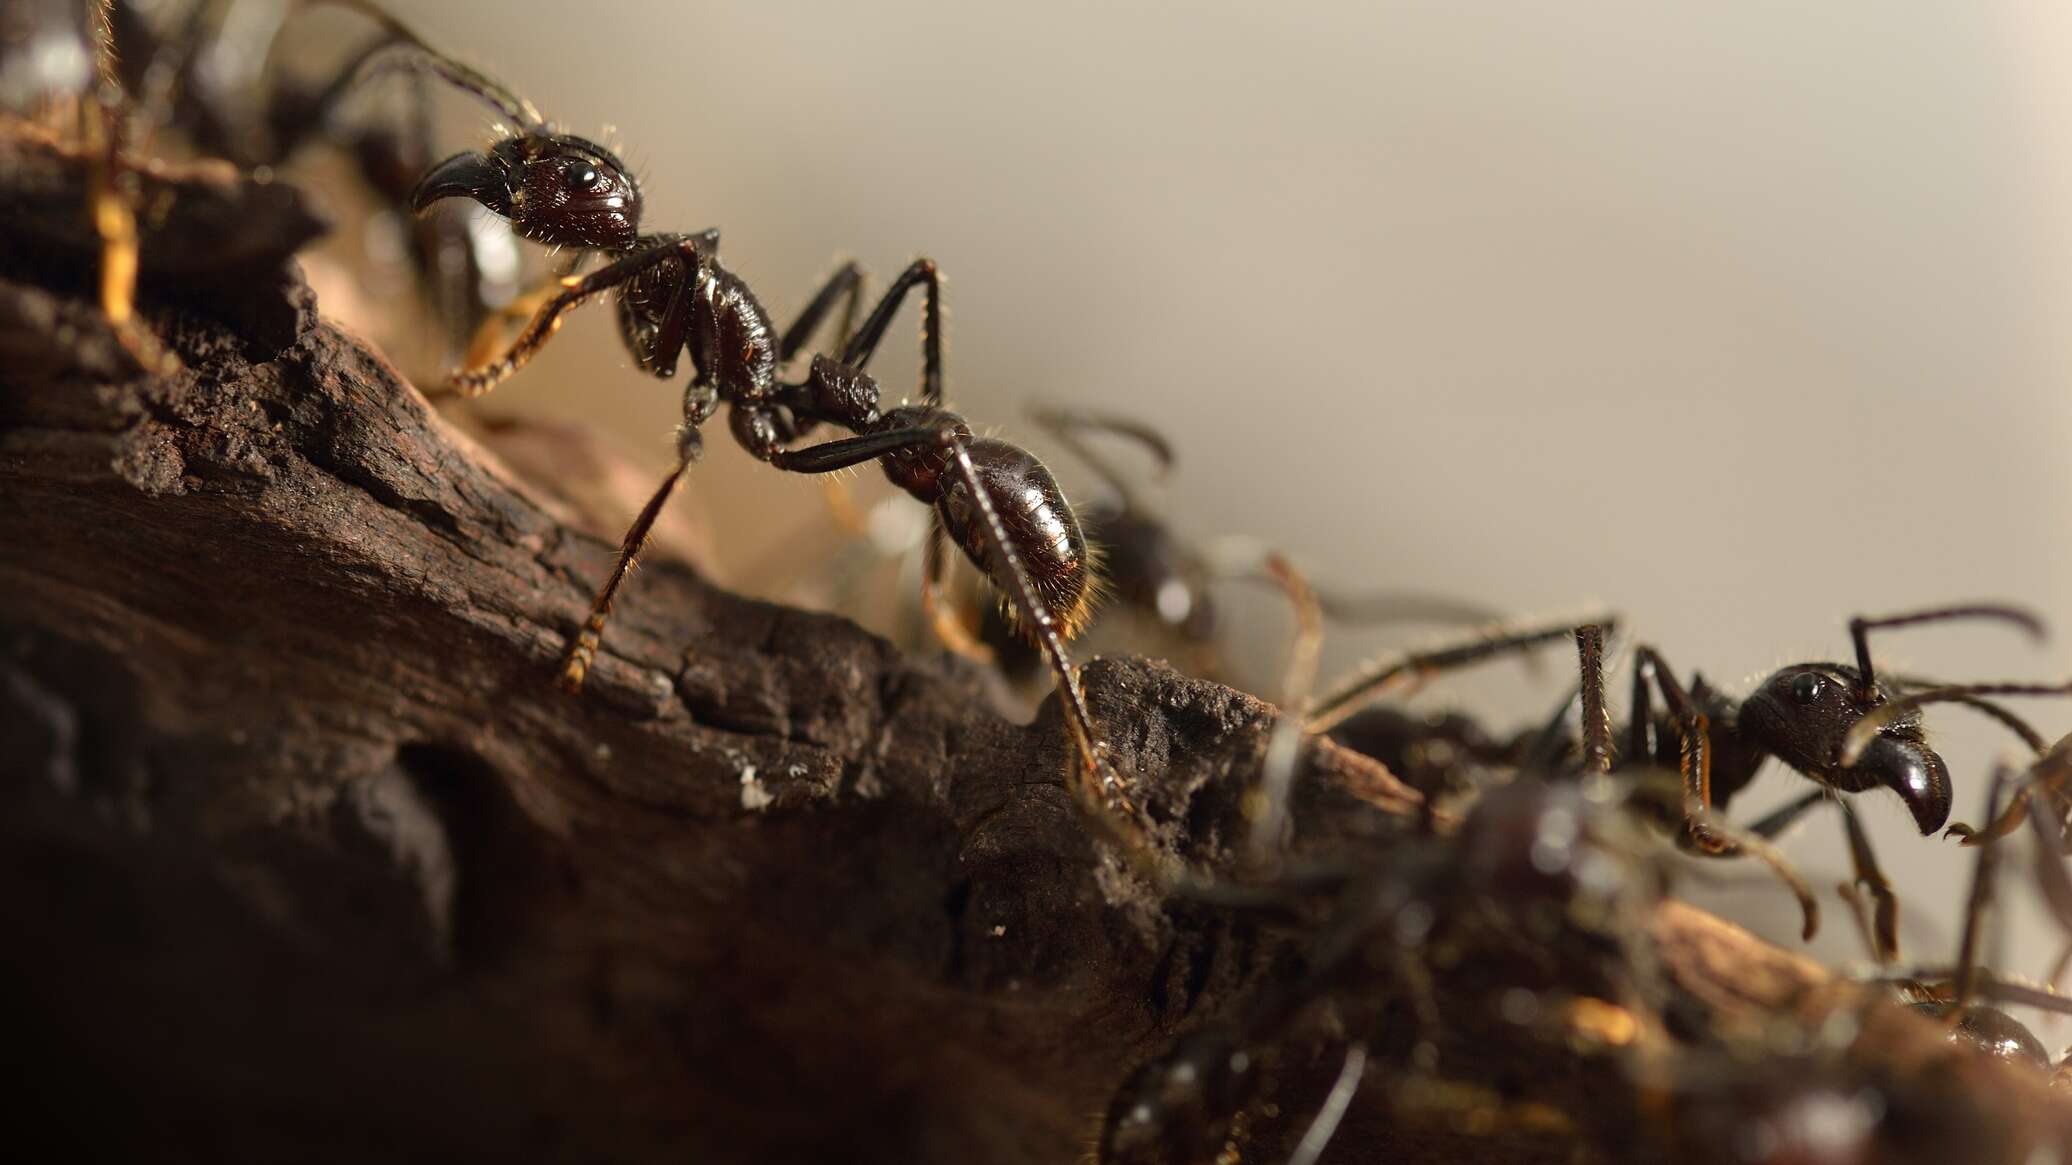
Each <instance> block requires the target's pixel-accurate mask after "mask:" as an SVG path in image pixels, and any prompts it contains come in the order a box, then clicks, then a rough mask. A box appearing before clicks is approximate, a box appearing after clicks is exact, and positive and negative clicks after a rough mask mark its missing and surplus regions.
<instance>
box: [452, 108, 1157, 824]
mask: <svg viewBox="0 0 2072 1165" xmlns="http://www.w3.org/2000/svg"><path fill="white" fill-rule="evenodd" d="M442 75H444V76H446V77H447V78H448V79H449V80H453V79H455V74H454V73H453V72H452V71H451V70H446V71H442ZM463 84H467V83H466V82H463ZM473 84H474V87H476V88H478V89H481V88H487V87H489V86H490V83H489V82H487V81H486V80H480V79H477V80H476V81H475V82H473ZM493 91H494V92H496V93H498V94H500V95H501V99H500V101H499V104H502V105H506V106H509V107H510V108H512V109H513V110H514V111H515V112H516V113H517V114H518V115H517V116H514V118H513V120H514V121H515V122H516V128H515V129H513V130H512V131H511V132H510V133H509V134H508V135H507V136H505V137H503V138H502V139H501V140H499V141H497V142H496V143H495V144H494V145H492V146H491V147H490V148H489V149H488V150H484V151H480V152H468V153H462V154H459V155H456V156H454V157H452V158H449V159H447V160H446V161H444V162H441V163H440V164H438V165H437V166H435V167H433V168H432V170H431V171H430V172H429V173H427V174H426V175H425V176H424V178H423V180H422V181H421V182H420V183H419V185H418V187H417V190H416V191H415V193H414V195H413V198H412V203H413V205H415V206H416V207H417V208H419V209H420V210H421V209H424V208H427V207H430V206H432V205H434V204H436V203H438V202H440V201H442V200H444V199H449V198H466V199H471V200H473V201H474V202H477V203H479V204H481V205H482V206H483V207H485V208H487V209H488V210H489V211H490V212H492V213H494V214H496V215H499V216H501V217H503V218H505V219H507V220H508V221H509V222H510V224H511V227H512V229H513V230H514V231H515V232H516V233H517V235H518V236H519V237H520V238H523V239H527V240H530V241H533V242H536V243H541V244H545V245H547V246H553V247H562V248H572V249H575V250H578V251H591V252H597V253H599V254H601V255H602V256H603V257H604V259H605V260H606V262H605V264H604V265H603V266H602V267H600V268H598V269H596V270H594V271H591V272H589V273H588V274H585V275H582V276H580V277H577V276H571V277H569V278H567V279H565V280H563V282H562V286H561V288H560V289H559V291H558V292H557V293H556V294H555V295H554V296H553V297H552V298H551V299H548V300H547V301H546V302H545V303H544V304H543V305H542V306H541V307H540V309H539V311H538V312H537V314H535V315H534V316H533V318H532V319H531V321H530V322H529V323H528V324H527V325H526V327H525V328H524V330H523V331H522V332H520V334H519V335H518V337H517V339H516V340H515V341H514V342H513V343H512V345H511V346H510V348H509V349H508V350H507V351H505V352H503V353H502V354H501V355H499V356H497V357H496V358H494V359H491V360H488V361H487V362H485V363H482V364H480V365H478V366H475V367H472V368H469V369H466V370H463V371H461V372H458V373H455V374H454V376H453V377H452V378H451V384H452V386H453V387H454V388H455V389H457V390H459V391H460V392H462V393H465V394H467V395H479V394H481V393H484V392H487V391H489V390H490V389H491V388H493V387H494V386H495V385H496V384H498V383H499V382H500V381H502V380H503V379H504V378H506V377H508V376H510V375H511V374H513V373H514V372H516V371H517V370H518V369H519V368H521V367H522V366H523V365H524V364H525V363H526V362H527V361H528V360H530V359H531V357H532V356H533V354H535V353H536V352H538V351H539V350H540V348H541V347H542V346H543V345H544V344H545V343H546V342H547V340H548V338H549V337H551V336H552V335H553V333H554V332H555V330H556V329H557V328H558V327H559V326H560V323H561V320H562V318H563V316H564V315H565V313H567V312H568V311H569V310H571V309H573V308H575V307H576V306H578V305H580V304H582V303H583V302H584V301H586V300H589V299H591V298H593V297H595V296H598V295H602V294H605V293H614V294H615V295H616V297H617V305H618V318H619V326H620V332H621V335H622V336H623V338H624V340H625V342H626V346H627V349H628V351H630V352H631V353H632V355H633V358H634V360H635V361H636V362H637V363H638V364H639V365H640V367H641V368H643V369H645V370H646V371H648V372H649V373H650V374H652V375H655V376H657V377H663V378H668V377H672V376H674V375H675V373H676V370H677V365H678V362H679V360H680V358H681V357H682V356H683V355H684V354H685V353H688V355H689V357H690V361H691V365H692V367H693V369H694V375H693V376H692V378H691V380H690V383H689V384H688V385H687V386H686V387H685V391H684V399H683V423H682V424H681V426H680V427H679V428H678V430H677V461H676V465H675V467H674V468H673V469H672V470H671V471H670V473H669V475H668V476H667V477H666V478H665V479H664V480H663V482H662V485H661V486H660V488H659V489H657V490H656V492H655V494H654V496H653V497H652V498H651V499H650V500H649V502H648V504H647V506H646V507H645V508H644V509H643V510H642V512H641V514H640V515H639V517H637V518H636V519H635V520H634V523H633V526H632V527H631V529H629V530H628V532H627V534H626V537H625V540H624V543H623V545H622V547H621V551H620V555H619V559H618V563H617V565H616V566H615V567H614V569H613V571H612V573H611V575H610V577H609V578H608V580H607V581H606V583H605V585H604V587H603V588H602V589H601V590H600V591H599V593H598V595H597V597H596V600H595V601H594V602H593V604H592V606H591V613H590V617H589V620H588V621H587V622H586V623H585V625H584V627H583V629H582V631H581V632H580V633H579V634H578V636H577V637H576V640H575V641H574V643H573V644H572V645H571V647H570V650H569V652H568V655H567V658H566V660H565V662H564V665H563V668H562V672H561V678H562V682H563V684H564V686H566V687H568V688H570V689H571V690H574V689H577V688H580V686H581V685H582V683H583V680H584V677H585V675H586V674H587V673H588V671H589V670H590V667H591V664H592V662H593V661H594V659H595V656H596V652H597V649H598V645H599V642H600V638H601V636H602V633H603V631H604V628H605V625H606V620H607V618H608V616H609V613H610V610H611V605H612V600H613V597H614V595H615V594H616V592H617V590H618V588H619V586H620V584H621V582H622V581H623V580H624V578H625V576H626V573H627V571H628V569H629V568H630V567H631V565H632V563H633V561H634V559H635V557H636V556H637V555H638V554H639V552H640V549H641V546H642V545H643V543H644V542H645V541H646V538H647V535H648V531H649V529H650V528H651V526H652V525H653V522H654V519H655V517H656V515H658V514H659V513H660V511H661V508H662V506H663V505H664V503H665V502H666V501H667V500H668V497H669V495H670V494H671V493H672V492H673V491H674V489H675V487H676V486H677V484H678V483H679V481H681V479H682V478H683V476H684V475H685V473H686V472H687V471H688V470H689V468H690V466H691V465H692V464H693V463H694V462H696V461H697V460H698V458H699V456H700V454H701V452H702V449H703V439H702V436H701V431H702V427H703V426H704V424H705V422H706V421H708V420H710V419H711V418H712V416H713V415H714V414H715V413H716V412H717V411H718V409H719V406H720V405H722V404H725V405H726V406H727V407H728V409H729V415H728V418H727V420H728V428H729V430H730V431H731V432H732V434H733V436H734V439H735V440H736V441H737V442H738V443H739V444H740V445H741V446H742V448H744V449H746V450H748V451H749V453H751V454H752V455H754V456H755V457H756V458H758V459H760V460H762V461H764V462H766V463H768V464H770V465H772V466H775V467H776V468H779V469H783V470H787V471H790V472H794V473H828V472H832V471H835V470H839V469H846V468H849V467H851V466H855V465H860V464H863V463H866V462H870V461H877V462H879V463H880V464H881V465H882V467H883V469H884V471H885V474H886V476H887V477H888V478H890V479H891V480H892V482H893V483H894V484H896V485H898V486H899V487H900V488H902V489H904V490H906V491H907V492H908V493H909V494H910V495H912V496H913V497H914V498H916V499H917V500H919V501H921V502H923V503H924V504H927V505H928V506H930V507H932V509H933V510H934V520H933V523H932V525H931V528H930V537H929V547H928V551H929V570H928V577H927V580H926V583H925V589H924V600H926V601H928V602H930V603H932V602H933V597H934V595H935V593H936V591H937V589H938V588H939V587H940V585H941V581H942V575H943V573H944V571H945V570H946V569H947V565H948V561H947V558H946V556H945V554H944V549H943V548H944V545H945V543H946V542H947V541H949V540H954V541H955V542H956V544H957V545H958V546H959V547H960V548H961V549H963V551H964V553H965V555H966V557H968V558H969V559H970V560H971V561H972V562H973V563H974V564H975V565H977V566H978V568H979V569H980V570H981V571H982V572H983V573H984V574H985V576H986V577H987V578H988V579H989V580H990V581H991V582H992V583H993V584H994V585H995V586H996V587H998V588H999V589H1000V590H1001V591H1002V592H1003V593H1004V595H1005V597H1006V601H1007V602H1008V603H1009V604H1010V609H1011V611H1012V612H1013V615H1014V617H1015V619H1016V620H1017V622H1018V624H1019V626H1020V628H1021V630H1022V632H1023V633H1024V634H1025V635H1027V636H1029V637H1030V638H1031V639H1032V640H1033V641H1034V642H1035V643H1036V644H1037V645H1038V647H1039V648H1041V649H1042V651H1043V653H1044V656H1045V658H1046V659H1048V661H1049V662H1050V664H1051V669H1052V672H1053V673H1054V675H1055V677H1056V680H1057V684H1058V686H1059V688H1060V690H1061V691H1062V692H1063V693H1064V696H1065V716H1066V721H1067V725H1068V727H1069V729H1070V731H1071V732H1072V735H1073V737H1074V741H1075V744H1076V745H1077V747H1078V750H1079V752H1080V755H1081V757H1082V758H1083V760H1084V761H1085V766H1084V767H1085V770H1086V772H1087V773H1088V774H1097V780H1098V782H1099V783H1100V785H1101V789H1100V794H1099V796H1100V799H1101V800H1102V801H1104V802H1107V803H1111V804H1112V803H1114V802H1117V801H1119V799H1120V794H1119V790H1118V788H1117V786H1116V784H1115V782H1114V780H1113V778H1112V775H1111V774H1109V773H1107V772H1106V771H1105V768H1104V766H1102V765H1101V763H1100V762H1099V760H1098V759H1097V757H1098V752H1099V744H1098V740H1097V739H1096V736H1095V734H1094V731H1093V725H1092V719H1091V716H1090V715H1089V714H1088V712H1087V709H1086V705H1085V699H1084V696H1083V694H1082V692H1081V690H1080V687H1079V679H1078V674H1077V672H1076V671H1075V670H1074V669H1073V667H1072V666H1071V663H1070V660H1069V659H1068V657H1067V656H1066V654H1065V642H1066V640H1067V639H1068V638H1069V637H1070V636H1071V635H1072V634H1073V633H1074V632H1076V630H1077V629H1078V628H1079V626H1080V625H1081V624H1082V623H1083V622H1084V621H1085V619H1086V618H1087V615H1088V614H1089V612H1090V611H1091V609H1092V604H1093V596H1094V593H1095V577H1094V571H1093V566H1092V562H1091V555H1090V553H1089V550H1088V546H1087V541H1086V538H1085V535H1084V534H1083V532H1082V531H1081V529H1080V526H1079V522H1078V519H1077V518H1076V517H1075V516H1074V515H1073V512H1072V509H1071V507H1070V506H1068V505H1067V504H1066V503H1065V501H1064V497H1063V494H1062V493H1061V492H1060V491H1059V489H1058V487H1057V483H1056V481H1055V480H1054V479H1053V478H1052V477H1051V475H1050V473H1049V471H1048V470H1047V469H1045V468H1044V467H1043V465H1042V463H1041V462H1039V461H1037V460H1036V459H1035V458H1034V457H1033V456H1031V455H1030V454H1029V453H1027V452H1026V451H1024V450H1022V449H1020V448H1018V447H1017V446H1014V445H1012V444H1009V443H1008V442H1005V441H1001V440H996V439H991V438H977V437H974V436H973V435H972V432H971V430H970V428H969V426H968V425H966V424H965V422H964V420H963V418H962V417H959V416H958V415H957V414H955V413H953V412H950V411H949V410H948V409H946V408H944V407H943V391H942V327H941V307H940V303H939V293H940V284H941V280H940V278H939V276H938V274H937V271H936V267H935V264H934V263H933V262H931V261H929V260H926V259H922V260H917V261H916V262H914V263H913V264H912V265H910V266H909V267H908V268H907V269H906V270H905V271H904V272H903V273H902V274H901V275H900V277H899V278H898V279H897V280H895V281H894V283H893V285H892V286H891V288H889V289H888V290H887V292H886V293H885V295H884V296H883V297H882V298H881V299H880V300H879V302H878V303H877V305H876V306H875V307H874V308H873V309H872V310H871V312H870V313H869V315H868V316H867V317H866V318H865V319H864V321H863V323H862V324H861V325H860V326H859V327H858V328H857V330H856V332H855V334H854V335H850V336H846V337H840V338H838V352H839V356H838V357H835V358H830V357H828V356H825V355H815V356H814V358H813V360H812V362H811V365H810V368H809V370H808V372H807V375H806V376H805V378H804V379H803V380H800V381H797V382H787V381H784V380H783V379H781V378H780V371H781V370H782V369H783V367H784V366H785V365H786V364H787V363H788V362H790V361H791V360H792V359H793V358H794V357H795V356H797V355H799V354H800V353H801V352H802V351H803V350H804V349H805V347H806V344H807V341H808V340H809V339H810V338H811V337H812V336H813V334H814V333H815V332H816V331H817V330H818V329H819V327H820V326H821V324H822V323H823V321H824V320H825V319H826V318H827V316H828V315H829V314H830V313H831V312H832V311H833V310H834V308H835V307H836V305H837V304H838V303H841V302H843V301H844V300H846V301H847V302H848V304H849V306H850V307H852V308H853V307H854V305H855V300H856V297H857V296H858V295H859V294H860V291H861V284H862V277H861V274H860V272H859V271H858V270H857V269H856V268H855V267H854V266H853V265H846V266H844V267H843V268H841V269H840V270H838V271H837V272H836V273H835V275H834V276H833V277H832V278H831V279H830V280H829V281H828V282H827V284H826V285H825V286H824V287H822V288H821V289H820V291H819V292H818V293H817V294H816V295H815V296H814V297H813V298H812V300H811V301H810V302H809V303H808V304H807V306H806V307H805V308H804V309H803V310H802V311H801V312H800V314H799V316H798V318H797V319H796V320H795V321H793V323H792V324H791V326H790V327H789V328H787V329H785V330H784V331H783V332H782V333H781V334H779V333H778V332H777V330H776V328H775V326H774V325H773V324H772V323H771V320H770V316H769V313H768V312H767V311H765V310H764V308H763V305H762V303H761V301H760V300H759V299H758V298H757V296H756V295H755V294H754V292H753V291H752V290H751V289H750V288H749V286H748V285H747V283H745V282H744V281H743V280H742V279H741V278H739V277H738V276H736V275H735V274H734V273H732V272H731V271H729V270H727V269H726V268H725V267H724V266H722V265H721V263H720V261H719V233H718V232H717V231H710V230H708V231H705V232H703V233H700V234H695V235H688V234H677V233H644V232H642V230H641V225H640V224H641V210H642V197H641V190H640V186H639V184H638V182H636V181H635V179H634V177H633V175H632V173H631V172H630V171H629V170H628V169H627V168H626V166H625V165H624V164H623V163H622V162H620V160H619V159H618V157H617V156H615V155H614V154H613V153H612V152H611V151H610V150H608V149H606V148H604V147H603V146H601V145H598V144H597V143H595V142H592V141H589V140H587V139H584V138H581V137H577V136H575V135H572V134H567V133H562V132H558V131H556V130H554V129H553V128H551V127H550V126H548V125H547V124H546V122H545V121H544V120H543V119H541V118H539V117H538V116H537V114H536V113H532V112H531V110H530V106H527V105H524V104H523V103H522V102H518V101H517V100H516V99H515V98H511V97H509V95H508V94H504V93H503V91H502V90H500V89H495V90H493ZM916 288H920V289H922V290H923V307H922V313H923V325H922V328H923V330H922V378H921V400H920V403H918V404H916V405H912V406H906V407H900V408H894V409H881V408H880V403H879V398H880V392H879V388H878V384H877V382H876V381H875V380H874V379H873V378H872V377H871V376H870V375H869V374H868V373H867V372H866V371H865V366H866V364H867V363H868V362H869V360H870V358H871V356H872V354H873V353H874V352H875V351H876V349H877V347H878V344H879V342H880V341H881V340H882V339H883V338H884V335H885V332H886V330H887V328H888V327H889V326H890V324H891V321H892V319H893V316H894V315H895V314H896V313H897V311H898V310H899V308H900V306H901V305H902V304H903V303H904V301H905V299H906V297H907V296H908V294H909V293H910V292H911V291H913V290H914V289H916ZM820 425H831V426H833V427H835V428H838V429H843V430H847V431H848V432H849V433H851V434H853V436H850V437H847V438H842V439H837V440H833V441H828V442H825V443H822V444H817V445H809V446H804V447H799V446H796V445H794V444H793V442H795V441H797V440H798V439H800V438H802V437H804V436H806V435H807V434H809V433H810V432H812V431H813V430H814V429H815V428H817V427H819V426H820Z"/></svg>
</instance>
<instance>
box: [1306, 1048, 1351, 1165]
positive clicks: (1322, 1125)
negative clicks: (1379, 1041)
mask: <svg viewBox="0 0 2072 1165" xmlns="http://www.w3.org/2000/svg"><path fill="white" fill-rule="evenodd" d="M1366 1074H1367V1045H1366V1044H1364V1043H1361V1042H1360V1041H1358V1040H1354V1041H1353V1042H1352V1043H1351V1044H1350V1045H1348V1046H1347V1047H1346V1049H1345V1062H1344V1063H1343V1064H1341V1065H1339V1067H1338V1078H1337V1079H1336V1080H1334V1081H1332V1082H1331V1091H1330V1092H1329V1093H1327V1094H1326V1095H1325V1096H1324V1103H1323V1105H1322V1106H1321V1107H1319V1108H1318V1109H1317V1115H1316V1116H1314V1117H1311V1118H1310V1122H1309V1128H1308V1129H1306V1130H1304V1132H1303V1134H1302V1139H1301V1140H1300V1141H1297V1142H1296V1143H1295V1151H1294V1152H1292V1153H1290V1154H1288V1165H1316V1162H1317V1159H1318V1158H1319V1157H1322V1156H1323V1155H1324V1150H1325V1149H1326V1148H1328V1147H1330V1144H1331V1138H1332V1137H1333V1136H1334V1135H1336V1134H1337V1132H1338V1122H1339V1121H1341V1120H1344V1119H1345V1110H1346V1109H1348V1108H1350V1107H1352V1103H1353V1096H1354V1094H1356V1093H1358V1092H1359V1090H1360V1078H1361V1077H1362V1076H1365V1075H1366Z"/></svg>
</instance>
